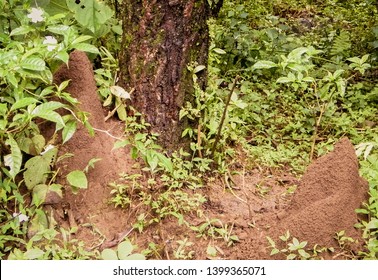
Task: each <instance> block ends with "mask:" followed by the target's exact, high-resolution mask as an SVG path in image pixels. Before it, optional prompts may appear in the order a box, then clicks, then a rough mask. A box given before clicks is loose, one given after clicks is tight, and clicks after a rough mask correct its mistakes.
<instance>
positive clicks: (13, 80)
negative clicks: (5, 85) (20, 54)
mask: <svg viewBox="0 0 378 280" xmlns="http://www.w3.org/2000/svg"><path fill="white" fill-rule="evenodd" d="M6 78H7V80H8V82H9V83H11V84H12V86H13V87H15V88H18V81H17V78H16V76H15V75H14V74H13V73H11V72H8V73H7V75H6Z"/></svg>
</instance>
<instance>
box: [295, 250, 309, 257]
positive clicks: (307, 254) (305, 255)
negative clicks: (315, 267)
mask: <svg viewBox="0 0 378 280" xmlns="http://www.w3.org/2000/svg"><path fill="white" fill-rule="evenodd" d="M298 253H299V255H301V256H302V257H303V258H304V259H309V258H310V257H311V256H310V254H309V253H307V252H306V251H305V250H303V249H300V250H298Z"/></svg>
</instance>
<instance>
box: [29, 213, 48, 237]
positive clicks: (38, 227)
mask: <svg viewBox="0 0 378 280" xmlns="http://www.w3.org/2000/svg"><path fill="white" fill-rule="evenodd" d="M48 226H49V224H48V221H47V217H46V214H45V212H44V211H43V210H41V209H36V210H35V215H34V217H33V219H32V220H31V221H30V225H29V227H28V237H29V238H31V237H33V236H34V235H36V234H37V233H38V232H40V231H42V230H45V229H48Z"/></svg>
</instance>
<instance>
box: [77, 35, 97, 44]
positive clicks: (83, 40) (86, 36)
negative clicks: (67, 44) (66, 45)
mask: <svg viewBox="0 0 378 280" xmlns="http://www.w3.org/2000/svg"><path fill="white" fill-rule="evenodd" d="M92 38H93V37H92V36H89V35H82V36H79V37H77V38H76V39H75V40H73V41H72V45H75V44H78V43H82V42H85V41H88V40H90V39H92Z"/></svg>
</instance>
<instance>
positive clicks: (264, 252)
mask: <svg viewBox="0 0 378 280" xmlns="http://www.w3.org/2000/svg"><path fill="white" fill-rule="evenodd" d="M66 79H70V80H71V82H70V86H69V87H68V89H67V91H68V92H70V93H71V95H72V96H74V97H76V98H78V99H79V101H80V102H81V105H80V108H81V109H82V110H84V111H86V112H89V113H90V118H89V121H90V123H91V124H92V126H93V127H94V128H95V136H94V137H91V136H89V134H88V131H87V130H86V129H85V128H83V127H80V128H79V129H78V131H77V133H76V134H75V135H74V137H73V138H72V139H71V140H70V141H69V142H68V143H67V144H65V145H64V146H62V148H61V150H60V155H63V154H65V153H73V154H74V156H73V157H70V158H67V159H66V160H64V161H61V162H59V163H58V167H59V168H60V171H61V172H60V174H61V176H60V178H58V181H60V182H61V183H62V184H65V175H66V174H67V173H68V172H70V171H72V170H75V169H83V168H84V167H85V166H86V165H87V163H88V162H89V160H90V159H92V158H100V159H101V160H100V161H98V162H96V163H95V168H94V169H90V171H89V173H88V181H89V187H88V189H86V190H82V191H80V192H79V193H78V194H76V195H75V194H72V192H71V191H70V188H69V187H68V186H67V187H66V189H65V195H64V198H63V199H62V200H61V201H54V202H53V203H50V204H49V205H46V207H47V208H48V209H49V210H51V211H53V213H54V215H55V217H56V221H57V222H58V224H59V225H60V226H62V227H66V228H67V227H70V226H71V227H72V226H78V229H79V230H78V232H77V233H76V234H75V238H77V239H79V240H83V241H85V243H86V245H87V248H89V249H100V250H101V249H103V248H107V247H111V246H116V245H117V244H118V242H120V241H121V240H122V238H123V237H124V236H128V238H130V239H131V240H132V241H133V243H135V244H137V245H138V248H139V250H142V249H145V248H147V247H148V244H149V243H150V242H154V243H155V244H159V245H160V247H159V250H158V252H157V254H155V255H154V257H153V258H163V259H174V251H175V250H177V248H178V246H179V244H178V243H177V241H179V240H184V239H185V238H187V239H188V240H189V241H191V242H193V244H192V245H191V246H190V247H188V249H187V250H188V251H193V252H194V254H193V258H194V259H208V258H210V257H209V256H208V255H207V253H206V248H207V246H208V245H209V244H211V245H213V246H217V247H216V248H217V249H218V254H217V256H216V257H215V258H219V259H277V258H278V259H284V258H286V257H285V256H284V255H275V256H270V252H271V248H269V243H268V242H267V238H266V237H267V236H269V237H270V238H272V239H274V240H275V241H277V246H280V248H283V247H285V244H283V243H280V242H278V240H279V239H278V236H280V235H283V234H284V233H285V232H286V231H287V230H289V231H290V233H291V235H292V236H295V237H296V238H298V239H299V240H300V241H308V245H307V247H306V248H313V246H314V245H315V244H317V245H319V246H326V247H328V248H329V247H334V248H335V249H336V251H335V252H334V253H332V254H323V255H322V257H323V258H326V259H344V258H346V257H347V256H346V255H345V254H346V253H345V251H341V250H340V248H339V246H338V243H337V242H336V240H335V238H334V237H335V234H336V232H339V231H341V230H345V231H346V235H347V236H350V237H352V238H353V239H355V240H356V241H357V242H358V243H355V244H353V245H351V246H348V248H347V249H348V250H347V251H348V253H349V254H353V253H356V252H357V251H358V250H361V249H362V245H363V244H362V241H361V233H360V232H358V231H357V230H356V229H355V228H354V224H356V223H357V222H358V218H362V217H357V215H356V214H355V211H354V210H355V209H356V208H359V207H360V206H361V204H362V203H363V201H364V200H366V198H367V189H368V187H367V182H366V181H365V180H364V179H362V178H361V177H359V175H358V162H357V158H356V156H355V152H354V148H353V145H352V144H351V143H350V141H349V140H348V139H347V138H343V139H341V140H340V141H339V142H338V143H337V145H336V146H335V149H334V151H333V152H330V153H329V154H327V155H325V156H323V157H321V158H319V159H317V160H315V161H314V162H313V163H312V164H311V165H310V166H309V167H308V169H307V171H306V173H305V174H304V176H303V177H302V178H301V179H300V180H299V179H298V178H295V177H293V176H292V175H290V174H287V173H285V172H277V173H274V172H269V171H261V170H257V169H256V170H245V169H244V170H238V171H239V175H235V176H234V177H233V181H234V183H233V184H232V188H230V187H228V186H225V184H224V183H223V182H222V180H217V181H214V182H212V183H210V184H209V185H208V186H206V187H204V188H202V189H200V190H198V192H201V193H202V194H203V195H204V196H205V197H206V199H207V202H205V203H204V204H203V207H202V209H201V210H202V212H203V214H204V215H203V216H202V217H198V216H197V215H196V214H195V213H193V214H190V215H189V216H188V217H187V221H188V222H189V223H190V224H191V225H200V224H201V223H203V222H205V221H206V218H205V217H207V218H217V219H219V220H220V221H221V222H222V223H223V224H227V225H228V229H229V230H231V229H232V234H235V235H237V236H238V238H239V242H236V243H235V244H234V245H232V246H227V242H225V241H224V240H223V239H215V240H214V239H210V238H207V239H205V238H198V237H196V233H195V232H194V231H192V230H190V229H189V228H188V227H186V226H179V225H178V222H177V220H176V219H174V218H172V219H171V218H167V219H165V220H164V221H163V222H162V223H160V224H159V225H158V226H150V227H148V228H147V229H145V231H143V232H142V233H141V234H139V233H138V232H137V231H135V230H132V224H133V223H134V222H135V219H136V217H135V213H134V212H132V211H128V210H127V209H121V208H115V207H114V205H112V204H110V203H109V199H110V198H111V195H110V190H111V188H110V187H109V185H108V184H109V183H111V182H114V181H116V180H117V179H118V178H119V176H120V174H121V173H129V174H130V173H136V172H138V170H136V169H135V162H134V161H133V160H131V158H130V151H129V150H128V148H127V147H126V148H124V149H117V150H112V149H113V145H114V143H115V141H117V138H118V139H119V138H121V137H122V133H123V130H124V124H123V123H122V122H120V121H117V120H116V119H110V120H108V121H107V122H105V121H104V117H105V116H106V114H107V112H106V111H105V110H104V109H103V108H102V106H101V103H100V101H99V100H98V97H97V93H96V83H95V80H94V77H93V71H92V65H91V63H90V61H89V60H88V58H87V57H86V55H85V54H84V53H82V52H79V51H75V52H73V53H72V54H71V56H70V62H69V68H67V67H65V66H63V67H62V68H61V69H59V70H58V72H57V73H56V74H55V81H56V82H60V81H63V80H66ZM290 241H291V239H290Z"/></svg>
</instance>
